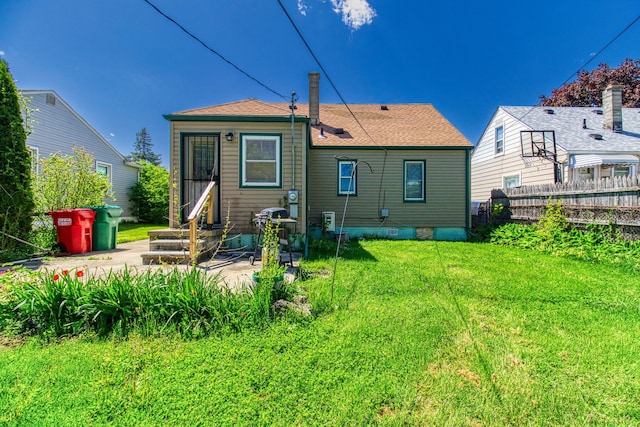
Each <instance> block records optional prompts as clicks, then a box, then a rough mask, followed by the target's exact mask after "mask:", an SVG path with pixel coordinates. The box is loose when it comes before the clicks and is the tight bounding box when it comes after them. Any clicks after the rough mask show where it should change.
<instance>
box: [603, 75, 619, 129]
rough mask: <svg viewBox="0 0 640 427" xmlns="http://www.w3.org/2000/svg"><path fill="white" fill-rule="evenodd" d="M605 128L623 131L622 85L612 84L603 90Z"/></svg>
mask: <svg viewBox="0 0 640 427" xmlns="http://www.w3.org/2000/svg"><path fill="white" fill-rule="evenodd" d="M602 107H603V109H604V126H603V127H604V128H605V129H611V130H612V131H614V132H622V86H620V85H616V84H610V85H609V86H607V88H606V89H605V90H604V91H603V92H602Z"/></svg>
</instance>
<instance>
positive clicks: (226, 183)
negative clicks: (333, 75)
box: [165, 73, 472, 240]
mask: <svg viewBox="0 0 640 427" xmlns="http://www.w3.org/2000/svg"><path fill="white" fill-rule="evenodd" d="M319 80H320V74H319V73H309V104H308V105H302V104H298V105H293V107H292V104H288V103H271V102H262V101H259V100H255V99H248V100H243V101H238V102H232V103H228V104H222V105H215V106H211V107H205V108H198V109H194V110H188V111H182V112H177V113H173V114H170V115H166V116H165V118H166V119H167V120H169V122H170V157H171V176H172V179H173V182H174V184H173V185H172V186H171V195H170V198H171V203H170V226H171V227H173V228H179V227H181V226H182V224H184V223H185V222H186V221H187V217H188V216H189V213H190V212H191V210H192V209H193V206H194V205H195V203H196V202H197V200H198V199H199V197H200V195H201V193H202V191H203V189H204V188H205V187H206V186H207V185H208V184H209V182H211V181H214V182H216V184H217V185H216V186H215V195H214V199H215V204H214V205H215V215H214V217H215V222H216V223H224V222H225V221H226V218H227V217H228V218H229V221H230V223H231V224H232V226H233V230H234V232H235V233H241V234H244V235H252V234H255V233H256V229H255V227H254V224H253V221H252V220H253V219H254V217H255V215H256V214H258V213H259V212H260V211H261V210H262V209H264V208H269V207H278V206H280V207H283V208H285V209H287V210H288V212H289V216H290V217H292V218H294V219H296V221H297V222H296V224H295V225H294V226H293V229H292V230H290V231H291V232H293V233H296V234H298V235H301V236H308V235H311V236H316V237H320V236H322V235H325V236H327V235H331V233H332V232H338V231H339V230H341V229H342V231H344V232H346V233H348V235H349V236H364V235H376V236H384V237H394V238H408V239H416V238H417V239H451V240H464V239H466V231H467V229H468V228H469V225H470V216H469V204H470V197H469V196H470V193H469V191H470V188H469V186H470V182H469V160H470V151H471V149H472V144H471V143H470V142H469V141H468V140H467V139H466V138H465V137H464V136H463V135H462V134H461V133H460V132H459V131H458V130H457V129H456V128H455V127H454V126H453V125H451V123H449V122H448V121H447V120H446V119H445V118H444V117H443V116H442V115H441V114H440V113H439V112H438V111H437V110H436V109H435V108H434V107H433V106H432V105H430V104H387V105H380V104H375V105H374V104H356V105H353V104H350V105H348V106H346V105H343V104H320V102H319ZM341 226H343V228H341Z"/></svg>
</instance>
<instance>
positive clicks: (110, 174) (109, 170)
mask: <svg viewBox="0 0 640 427" xmlns="http://www.w3.org/2000/svg"><path fill="white" fill-rule="evenodd" d="M101 166H102V167H105V168H107V178H109V184H111V183H112V179H113V166H112V165H111V163H105V162H99V161H97V160H96V173H97V172H98V168H99V167H101Z"/></svg>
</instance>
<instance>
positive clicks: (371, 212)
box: [309, 148, 467, 227]
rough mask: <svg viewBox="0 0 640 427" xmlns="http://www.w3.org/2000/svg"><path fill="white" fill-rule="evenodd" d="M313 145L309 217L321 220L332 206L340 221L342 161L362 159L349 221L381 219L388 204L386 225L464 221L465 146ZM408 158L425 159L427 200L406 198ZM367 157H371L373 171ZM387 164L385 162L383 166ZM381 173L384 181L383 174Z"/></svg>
mask: <svg viewBox="0 0 640 427" xmlns="http://www.w3.org/2000/svg"><path fill="white" fill-rule="evenodd" d="M386 153H387V159H386V164H385V161H384V157H385V152H384V151H383V150H381V149H380V150H354V149H332V150H328V149H313V148H312V149H311V151H310V153H309V157H310V162H309V163H310V164H309V174H310V175H309V182H310V187H311V189H310V198H311V200H312V202H311V204H310V205H311V206H310V213H309V215H310V217H309V218H310V223H311V224H315V225H318V226H319V225H320V224H321V217H322V212H323V211H334V212H335V213H336V222H337V224H340V222H341V221H342V214H343V210H344V203H345V196H338V172H337V167H338V166H337V165H338V161H337V160H336V158H335V156H336V155H337V156H340V157H348V158H351V159H355V160H358V161H359V162H360V163H359V165H358V168H357V195H355V196H349V204H348V208H347V215H346V219H345V226H349V227H375V226H380V225H382V223H381V220H380V209H381V208H386V209H389V217H388V218H387V220H386V221H385V223H384V224H383V225H384V226H395V227H466V215H467V213H466V207H467V200H466V197H467V192H466V185H467V177H466V166H465V162H466V153H465V150H424V149H421V150H387V151H386ZM404 160H426V171H425V175H426V176H425V183H426V190H425V196H426V202H424V203H408V202H404V200H403V185H404ZM364 161H366V162H368V163H369V164H370V165H371V166H372V168H373V170H374V173H371V172H370V170H369V168H368V167H367V165H366V164H365V163H364ZM383 165H384V167H383ZM383 171H384V178H383V179H382V185H381V178H382V177H383Z"/></svg>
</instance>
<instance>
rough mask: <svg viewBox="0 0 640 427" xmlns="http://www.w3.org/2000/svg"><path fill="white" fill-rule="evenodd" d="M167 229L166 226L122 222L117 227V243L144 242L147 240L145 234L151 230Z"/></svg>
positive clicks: (147, 236)
mask: <svg viewBox="0 0 640 427" xmlns="http://www.w3.org/2000/svg"><path fill="white" fill-rule="evenodd" d="M165 228H169V226H168V225H166V224H142V223H135V222H123V223H122V224H119V225H118V239H117V240H118V242H117V243H128V242H135V241H137V240H145V239H148V238H149V235H148V234H147V233H148V232H149V231H153V230H164V229H165Z"/></svg>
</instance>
